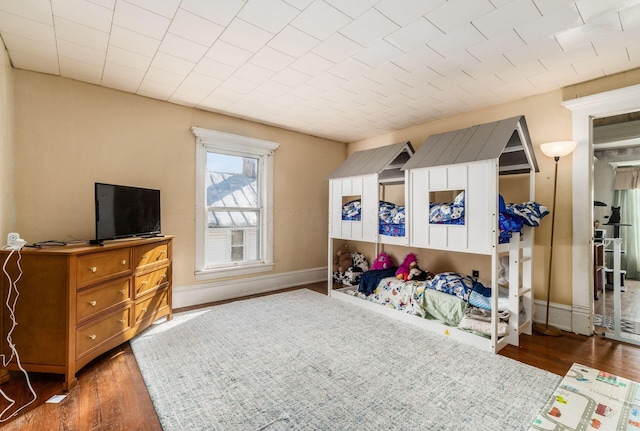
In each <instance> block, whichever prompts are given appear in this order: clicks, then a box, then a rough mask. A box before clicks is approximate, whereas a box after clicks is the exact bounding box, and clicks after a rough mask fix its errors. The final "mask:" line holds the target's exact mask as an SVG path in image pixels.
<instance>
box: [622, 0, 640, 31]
mask: <svg viewBox="0 0 640 431" xmlns="http://www.w3.org/2000/svg"><path fill="white" fill-rule="evenodd" d="M620 21H622V28H623V29H624V30H625V31H628V30H631V29H633V28H636V27H638V26H640V4H638V5H636V6H633V7H630V8H628V9H624V10H621V11H620Z"/></svg>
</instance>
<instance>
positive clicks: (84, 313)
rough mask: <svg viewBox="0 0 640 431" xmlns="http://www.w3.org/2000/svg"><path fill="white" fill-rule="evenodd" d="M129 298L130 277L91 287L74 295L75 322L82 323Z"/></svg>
mask: <svg viewBox="0 0 640 431" xmlns="http://www.w3.org/2000/svg"><path fill="white" fill-rule="evenodd" d="M130 298H131V277H127V278H125V279H123V280H117V281H114V282H112V283H108V284H104V285H100V286H96V287H92V288H90V289H86V290H83V291H81V292H78V293H77V294H76V316H77V321H78V322H82V321H84V320H86V319H89V318H91V317H93V316H94V315H96V314H97V313H99V312H101V311H103V310H106V309H108V308H112V307H117V306H118V305H122V304H124V303H125V302H126V301H127V300H129V299H130Z"/></svg>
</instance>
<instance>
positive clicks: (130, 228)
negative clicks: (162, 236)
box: [95, 183, 161, 242]
mask: <svg viewBox="0 0 640 431" xmlns="http://www.w3.org/2000/svg"><path fill="white" fill-rule="evenodd" d="M95 204H96V240H95V242H102V241H104V240H109V239H118V238H127V237H133V236H153V235H157V234H159V233H160V231H161V230H160V190H154V189H145V188H140V187H129V186H118V185H114V184H103V183H96V189H95Z"/></svg>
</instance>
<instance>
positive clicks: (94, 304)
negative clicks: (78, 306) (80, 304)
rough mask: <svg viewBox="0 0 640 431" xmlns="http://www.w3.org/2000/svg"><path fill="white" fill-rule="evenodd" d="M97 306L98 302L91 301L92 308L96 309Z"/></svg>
mask: <svg viewBox="0 0 640 431" xmlns="http://www.w3.org/2000/svg"><path fill="white" fill-rule="evenodd" d="M96 304H97V302H96V301H89V305H90V306H92V307H95V306H96Z"/></svg>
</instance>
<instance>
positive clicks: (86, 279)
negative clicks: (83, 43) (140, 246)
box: [76, 248, 132, 287]
mask: <svg viewBox="0 0 640 431" xmlns="http://www.w3.org/2000/svg"><path fill="white" fill-rule="evenodd" d="M131 268H132V267H131V248H121V249H117V250H110V251H104V252H100V253H93V254H89V255H86V256H79V257H78V263H77V268H76V275H77V286H78V287H83V286H89V285H91V284H93V283H96V282H98V281H102V280H106V279H108V278H110V277H115V276H119V275H120V276H121V275H128V274H130V273H131Z"/></svg>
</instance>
